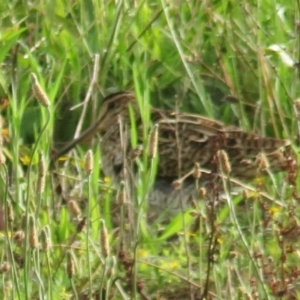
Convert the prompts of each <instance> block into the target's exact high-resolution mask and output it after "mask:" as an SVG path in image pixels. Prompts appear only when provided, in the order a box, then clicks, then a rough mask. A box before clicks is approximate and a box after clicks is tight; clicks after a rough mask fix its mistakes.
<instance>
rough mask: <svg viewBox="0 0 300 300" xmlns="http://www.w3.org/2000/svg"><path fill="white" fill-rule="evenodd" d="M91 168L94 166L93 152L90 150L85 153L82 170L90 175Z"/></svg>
mask: <svg viewBox="0 0 300 300" xmlns="http://www.w3.org/2000/svg"><path fill="white" fill-rule="evenodd" d="M93 166H94V157H93V152H92V150H89V151H88V152H87V153H86V155H85V160H84V170H85V172H86V174H87V175H90V174H91V173H92V171H93Z"/></svg>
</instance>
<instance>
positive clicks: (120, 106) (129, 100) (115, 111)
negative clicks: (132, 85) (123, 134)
mask: <svg viewBox="0 0 300 300" xmlns="http://www.w3.org/2000/svg"><path fill="white" fill-rule="evenodd" d="M130 104H131V105H132V107H133V109H135V108H137V103H136V99H135V96H134V94H133V93H132V92H118V93H114V94H110V95H108V96H107V97H106V98H104V100H103V103H102V105H101V108H100V111H99V116H98V121H97V123H98V126H97V130H98V132H100V133H103V132H105V131H106V130H107V128H109V127H110V126H111V125H114V124H116V123H117V122H118V116H121V117H123V118H127V117H129V110H128V106H129V105H130Z"/></svg>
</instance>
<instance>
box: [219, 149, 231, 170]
mask: <svg viewBox="0 0 300 300" xmlns="http://www.w3.org/2000/svg"><path fill="white" fill-rule="evenodd" d="M217 156H218V161H219V164H220V167H221V171H222V172H223V173H224V174H225V175H229V174H230V172H231V166H230V162H229V159H228V155H227V153H226V152H225V151H224V150H219V151H218V152H217Z"/></svg>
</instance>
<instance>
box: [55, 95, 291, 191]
mask: <svg viewBox="0 0 300 300" xmlns="http://www.w3.org/2000/svg"><path fill="white" fill-rule="evenodd" d="M129 107H130V109H129ZM130 111H132V112H134V115H135V121H136V125H135V126H136V127H137V132H138V136H139V142H141V143H142V141H143V122H142V120H141V117H140V110H139V106H138V103H137V102H136V99H135V96H134V94H133V93H131V92H119V93H114V94H111V95H109V96H108V97H106V98H105V99H104V101H103V104H102V106H101V109H100V112H99V117H98V119H97V121H96V122H95V123H94V124H93V125H91V126H90V128H88V129H87V130H86V131H85V132H83V134H82V135H81V136H80V137H79V138H78V139H76V140H74V141H72V142H71V143H70V144H68V145H67V146H66V147H65V148H64V149H62V150H61V151H59V152H58V153H57V155H56V156H55V157H54V159H56V158H57V157H58V156H60V155H62V154H63V153H66V152H67V151H69V150H70V149H71V148H73V147H74V146H75V145H77V144H78V143H80V142H82V141H85V140H89V139H91V138H92V137H93V136H95V134H96V133H100V135H101V136H102V141H101V150H102V158H103V160H102V167H103V170H104V173H105V174H106V175H108V176H111V177H113V178H116V180H118V179H119V177H120V173H121V172H122V170H123V166H124V157H126V155H127V154H128V153H129V152H130V150H131V145H130ZM150 119H151V121H152V124H158V129H159V135H158V136H159V138H158V153H159V164H158V170H157V177H158V178H160V179H161V180H163V182H168V183H169V182H172V181H173V180H175V179H176V178H178V177H180V176H184V175H185V174H187V173H189V172H190V171H191V170H192V169H193V167H194V165H195V163H200V166H201V167H202V168H204V169H207V170H213V171H214V172H216V171H217V170H218V166H217V164H218V163H217V162H216V159H215V158H216V153H217V151H218V150H224V151H225V152H226V153H227V155H228V158H229V162H230V165H231V176H233V177H236V178H238V179H252V178H255V177H256V176H257V175H258V173H259V174H261V173H262V172H263V171H264V170H258V169H259V166H258V159H259V157H260V155H261V154H263V156H264V157H265V158H266V159H267V161H268V166H269V167H268V170H270V171H272V172H277V171H280V170H282V169H283V168H284V166H285V163H286V160H285V157H284V155H283V152H282V148H284V147H285V146H287V145H289V142H288V141H286V140H283V139H275V138H269V137H262V136H260V135H256V134H253V133H247V132H244V131H242V130H240V129H239V128H236V127H233V126H226V125H224V124H223V123H221V122H219V121H216V120H212V119H209V118H206V117H203V116H200V115H196V114H187V113H175V112H173V111H164V110H159V109H155V108H152V109H151V116H150ZM121 127H122V128H125V127H126V128H127V131H126V132H127V133H126V134H125V133H124V132H123V130H122V134H121V135H120V128H121ZM120 136H123V139H125V144H126V146H125V149H124V145H122V143H121V137H120ZM123 144H124V141H123ZM124 151H125V155H124ZM159 185H160V186H161V184H160V183H159ZM169 188H170V187H169V186H168V187H166V189H169ZM168 193H169V194H171V191H169V192H168Z"/></svg>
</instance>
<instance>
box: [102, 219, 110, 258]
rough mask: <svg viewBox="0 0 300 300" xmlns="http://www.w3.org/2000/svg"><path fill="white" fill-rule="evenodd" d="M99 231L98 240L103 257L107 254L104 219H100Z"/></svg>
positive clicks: (107, 245) (107, 244)
mask: <svg viewBox="0 0 300 300" xmlns="http://www.w3.org/2000/svg"><path fill="white" fill-rule="evenodd" d="M100 223H101V231H100V242H101V247H102V253H103V255H104V256H105V257H107V256H109V253H110V251H109V242H108V233H107V229H106V226H105V222H104V220H100Z"/></svg>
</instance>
